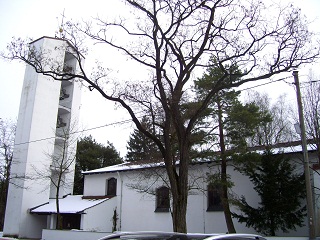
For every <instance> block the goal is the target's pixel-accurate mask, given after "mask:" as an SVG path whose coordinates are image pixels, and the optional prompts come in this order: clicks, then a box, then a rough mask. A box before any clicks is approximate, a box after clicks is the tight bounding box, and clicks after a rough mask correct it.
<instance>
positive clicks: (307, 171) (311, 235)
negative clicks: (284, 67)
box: [292, 70, 316, 240]
mask: <svg viewBox="0 0 320 240" xmlns="http://www.w3.org/2000/svg"><path fill="white" fill-rule="evenodd" d="M292 75H293V77H294V82H295V85H296V93H297V103H298V111H299V123H300V129H301V134H300V136H301V144H302V151H303V163H304V175H305V181H306V191H307V214H308V224H309V239H310V240H314V239H316V233H315V226H314V222H315V216H314V210H313V198H312V189H311V182H310V166H309V157H308V149H307V138H306V128H305V124H304V117H303V108H302V101H301V92H300V83H299V76H298V71H297V70H294V71H293V73H292Z"/></svg>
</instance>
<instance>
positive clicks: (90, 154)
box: [73, 135, 122, 194]
mask: <svg viewBox="0 0 320 240" xmlns="http://www.w3.org/2000/svg"><path fill="white" fill-rule="evenodd" d="M121 162H122V159H121V157H120V155H119V153H118V152H117V150H116V149H115V147H114V146H113V144H112V143H110V142H108V143H107V145H106V146H104V145H102V144H100V143H97V142H96V140H95V139H93V138H92V136H91V135H90V136H86V137H84V138H82V139H80V140H79V141H78V145H77V154H76V167H75V178H74V179H75V180H74V190H73V191H74V194H82V193H83V177H82V174H81V172H82V171H88V170H93V169H97V168H102V167H107V166H111V165H115V164H119V163H121Z"/></svg>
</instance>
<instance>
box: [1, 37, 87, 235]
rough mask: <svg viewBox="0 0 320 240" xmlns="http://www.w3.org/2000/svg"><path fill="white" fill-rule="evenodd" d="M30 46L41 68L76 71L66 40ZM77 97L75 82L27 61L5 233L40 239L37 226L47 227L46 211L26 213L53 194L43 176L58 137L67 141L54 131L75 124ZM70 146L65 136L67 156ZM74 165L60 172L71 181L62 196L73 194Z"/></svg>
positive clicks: (55, 152) (49, 168)
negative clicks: (41, 70)
mask: <svg viewBox="0 0 320 240" xmlns="http://www.w3.org/2000/svg"><path fill="white" fill-rule="evenodd" d="M31 46H34V49H35V50H36V51H38V52H42V54H43V56H44V58H43V62H42V64H43V66H44V68H45V69H46V70H49V67H50V66H58V65H60V66H61V67H62V68H63V67H65V66H69V67H72V68H73V69H74V71H76V67H77V66H76V61H75V59H74V57H73V55H72V53H71V52H70V49H71V48H70V46H69V45H68V43H67V42H66V41H64V40H61V39H54V38H48V37H43V38H40V39H38V40H36V41H34V42H33V43H31ZM46 64H47V65H46ZM69 69H70V68H69ZM62 93H64V94H62ZM80 96H81V89H80V83H79V82H77V81H72V82H71V81H68V82H66V81H62V82H61V81H55V80H53V79H51V78H49V77H48V76H44V75H42V74H38V73H36V72H35V70H34V69H33V68H32V67H30V66H27V67H26V70H25V77H24V83H23V89H22V94H21V100H20V109H19V115H18V122H17V131H16V138H15V148H14V154H13V158H14V159H13V163H12V168H11V177H13V179H12V182H11V183H10V185H9V192H8V199H7V208H6V216H5V225H4V235H5V236H17V237H26V238H39V237H40V236H41V230H42V229H43V228H46V226H47V223H46V216H39V215H31V214H29V209H30V208H31V207H34V206H35V205H38V204H43V203H45V202H48V201H49V198H50V197H53V196H54V195H55V188H54V187H53V186H52V184H51V183H50V179H49V177H45V175H47V176H50V175H51V174H54V167H55V166H54V165H56V163H55V162H54V160H53V158H54V157H53V156H56V157H57V155H58V152H59V149H61V146H60V145H61V142H66V141H68V140H66V138H64V137H63V136H61V135H60V136H59V132H60V133H61V131H64V132H65V133H67V132H68V131H69V130H70V128H71V127H72V128H73V129H75V127H76V121H77V120H78V116H79V108H80ZM58 118H59V121H60V119H63V120H62V121H63V124H60V125H59V126H58V123H60V122H59V121H58V120H57V119H58ZM75 148H76V141H74V142H70V141H69V142H68V154H69V155H68V158H69V159H72V157H73V156H72V155H73V154H74V153H75ZM73 169H74V163H73V164H72V165H71V166H70V169H69V172H68V173H67V174H64V179H66V181H67V182H70V184H65V185H64V186H63V188H62V189H61V191H60V193H61V195H65V194H71V193H72V189H73V184H72V181H73V175H74V171H73Z"/></svg>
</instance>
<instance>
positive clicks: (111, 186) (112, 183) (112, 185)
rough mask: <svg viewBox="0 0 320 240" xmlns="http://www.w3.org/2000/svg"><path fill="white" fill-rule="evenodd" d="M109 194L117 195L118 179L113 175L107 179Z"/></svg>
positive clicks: (107, 193)
mask: <svg viewBox="0 0 320 240" xmlns="http://www.w3.org/2000/svg"><path fill="white" fill-rule="evenodd" d="M106 195H107V196H117V179H116V178H114V177H112V178H109V179H107V190H106Z"/></svg>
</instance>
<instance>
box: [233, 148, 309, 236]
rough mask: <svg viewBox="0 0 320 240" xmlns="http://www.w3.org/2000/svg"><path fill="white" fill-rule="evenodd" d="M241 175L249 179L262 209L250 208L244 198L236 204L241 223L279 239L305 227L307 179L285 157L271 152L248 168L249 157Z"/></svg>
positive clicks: (234, 214)
mask: <svg viewBox="0 0 320 240" xmlns="http://www.w3.org/2000/svg"><path fill="white" fill-rule="evenodd" d="M250 155H251V156H253V155H254V154H248V155H247V156H243V158H247V159H246V160H245V161H244V163H245V164H243V165H241V166H240V169H241V171H242V172H243V173H244V174H245V175H247V176H248V177H249V178H250V180H251V181H252V183H253V185H254V189H255V190H256V191H257V193H258V194H259V196H260V198H261V201H260V202H259V205H258V207H253V206H250V205H249V204H248V203H247V201H246V198H245V197H244V196H242V197H241V199H239V200H238V201H236V202H235V204H236V205H237V206H238V207H239V209H240V211H241V212H242V213H233V216H234V217H236V218H237V219H238V220H239V222H241V223H245V224H246V226H247V227H253V228H254V229H255V230H256V231H257V232H259V233H262V234H265V235H269V236H275V235H276V233H277V231H283V232H288V230H296V226H299V227H301V226H303V219H304V218H303V217H304V216H305V206H302V200H303V199H304V198H305V184H304V175H303V174H299V173H297V171H296V168H295V166H294V165H293V164H292V163H290V162H289V160H290V159H289V158H288V157H286V156H285V155H284V154H280V153H279V154H273V153H272V152H271V151H270V150H266V152H265V153H264V154H263V155H262V156H260V157H258V160H257V155H256V154H255V158H256V161H252V162H251V164H247V162H248V161H247V160H248V158H250V157H249V156H250Z"/></svg>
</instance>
